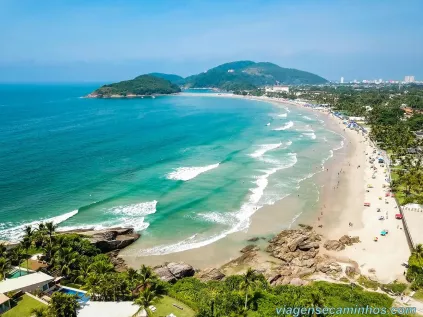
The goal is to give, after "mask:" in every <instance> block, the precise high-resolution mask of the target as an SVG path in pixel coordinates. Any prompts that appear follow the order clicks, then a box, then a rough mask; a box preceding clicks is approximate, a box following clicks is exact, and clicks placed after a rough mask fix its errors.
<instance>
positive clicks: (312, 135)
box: [303, 132, 316, 140]
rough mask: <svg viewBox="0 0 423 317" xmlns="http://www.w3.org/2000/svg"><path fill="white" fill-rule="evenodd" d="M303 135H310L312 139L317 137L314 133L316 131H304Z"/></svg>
mask: <svg viewBox="0 0 423 317" xmlns="http://www.w3.org/2000/svg"><path fill="white" fill-rule="evenodd" d="M303 135H304V136H306V137H309V138H310V139H312V140H314V139H315V138H316V135H315V134H314V132H306V133H303Z"/></svg>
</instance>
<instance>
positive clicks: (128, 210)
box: [109, 200, 157, 216]
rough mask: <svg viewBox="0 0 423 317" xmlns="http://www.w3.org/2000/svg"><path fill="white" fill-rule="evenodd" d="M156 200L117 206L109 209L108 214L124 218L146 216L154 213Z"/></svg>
mask: <svg viewBox="0 0 423 317" xmlns="http://www.w3.org/2000/svg"><path fill="white" fill-rule="evenodd" d="M156 206H157V200H153V201H149V202H143V203H138V204H132V205H124V206H117V207H113V208H112V209H110V211H109V212H110V213H112V214H115V215H126V216H147V215H150V214H154V213H155V212H156Z"/></svg>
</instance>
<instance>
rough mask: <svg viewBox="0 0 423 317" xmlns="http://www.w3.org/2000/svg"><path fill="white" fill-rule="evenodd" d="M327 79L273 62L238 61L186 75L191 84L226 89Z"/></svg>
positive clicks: (294, 83) (190, 85)
mask: <svg viewBox="0 0 423 317" xmlns="http://www.w3.org/2000/svg"><path fill="white" fill-rule="evenodd" d="M326 82H327V80H326V79H324V78H322V77H320V76H317V75H315V74H312V73H308V72H304V71H300V70H297V69H292V68H282V67H280V66H278V65H275V64H272V63H264V62H260V63H255V62H252V61H238V62H232V63H226V64H223V65H220V66H217V67H215V68H212V69H209V70H208V71H207V72H204V73H201V74H198V75H193V76H189V77H187V78H185V85H186V86H187V87H191V88H205V87H213V88H219V89H223V90H228V91H229V90H231V91H235V90H251V89H255V88H256V87H259V86H265V85H275V84H278V83H279V84H291V85H298V84H322V83H326Z"/></svg>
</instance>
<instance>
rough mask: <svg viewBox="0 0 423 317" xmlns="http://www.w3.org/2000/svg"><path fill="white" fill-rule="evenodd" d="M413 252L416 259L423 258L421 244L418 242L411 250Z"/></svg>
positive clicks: (422, 246)
mask: <svg viewBox="0 0 423 317" xmlns="http://www.w3.org/2000/svg"><path fill="white" fill-rule="evenodd" d="M413 254H414V255H415V256H416V259H417V260H419V261H420V260H422V259H423V244H421V243H419V244H417V245H416V248H415V249H414V251H413Z"/></svg>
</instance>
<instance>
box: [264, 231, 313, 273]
mask: <svg viewBox="0 0 423 317" xmlns="http://www.w3.org/2000/svg"><path fill="white" fill-rule="evenodd" d="M320 241H321V237H320V235H319V234H317V233H316V232H314V231H312V230H311V229H309V228H306V229H297V230H284V231H282V232H281V233H279V234H278V235H277V236H276V237H274V238H273V239H271V240H270V241H269V246H268V247H267V249H266V251H267V252H269V253H270V254H271V255H272V256H273V257H275V258H278V259H281V260H283V261H284V262H286V263H291V262H292V261H293V260H294V259H296V261H297V263H298V264H299V263H300V262H301V263H302V262H303V261H307V260H311V259H314V258H315V257H316V255H317V253H318V251H317V250H318V249H319V247H320V245H319V242H320ZM308 263H309V262H308ZM294 265H295V263H294ZM306 266H308V264H306Z"/></svg>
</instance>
